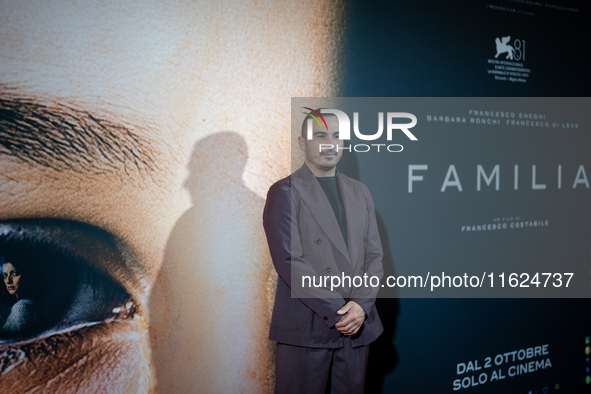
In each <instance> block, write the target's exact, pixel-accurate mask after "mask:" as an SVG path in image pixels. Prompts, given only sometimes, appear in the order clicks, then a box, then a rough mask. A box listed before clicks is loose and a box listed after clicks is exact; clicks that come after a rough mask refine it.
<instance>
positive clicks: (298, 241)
mask: <svg viewBox="0 0 591 394" xmlns="http://www.w3.org/2000/svg"><path fill="white" fill-rule="evenodd" d="M337 180H338V184H339V187H340V191H341V195H342V198H343V204H344V207H345V215H346V217H347V235H348V245H349V249H348V250H347V247H346V245H345V240H344V239H343V235H342V233H341V231H340V229H339V225H338V223H337V220H336V217H335V215H334V212H333V210H332V208H331V206H330V203H329V201H328V199H327V198H326V195H325V194H324V191H323V190H322V187H321V186H320V184H319V183H318V181H317V180H316V177H315V176H314V174H312V172H311V171H310V169H309V168H308V167H307V166H306V164H304V165H303V166H302V167H301V168H300V169H299V170H297V171H296V172H294V173H293V174H292V175H290V176H289V177H287V178H284V179H282V180H280V181H278V182H276V183H275V184H274V185H273V186H271V188H270V189H269V192H268V194H267V201H266V203H265V210H264V213H263V225H264V228H265V233H266V234H267V241H268V243H269V250H270V252H271V257H272V259H273V264H274V266H275V269H276V270H277V273H278V274H279V279H278V281H277V292H276V295H275V306H274V308H273V317H272V320H271V329H270V334H269V338H270V339H271V340H273V341H277V342H282V343H286V344H290V345H296V346H306V347H315V348H338V347H342V346H343V339H344V336H343V335H342V334H341V333H339V332H338V330H337V329H336V328H335V327H334V325H335V323H336V322H338V320H339V319H340V318H341V316H340V315H338V314H337V310H339V309H340V308H341V307H342V306H343V305H345V304H346V303H347V302H348V301H349V300H352V301H355V302H357V303H358V304H359V305H361V306H362V307H363V309H364V310H365V311H366V312H367V318H366V320H365V322H364V323H363V325H362V326H361V329H360V330H359V332H358V333H357V334H355V335H354V336H353V337H352V345H353V346H354V347H356V346H363V345H367V344H369V343H371V342H372V341H374V340H375V339H376V338H377V337H378V336H379V335H380V334H381V333H382V331H383V328H382V323H381V321H380V318H379V316H378V313H377V311H376V309H375V297H376V295H377V292H378V290H379V287H371V286H368V287H364V286H362V287H358V288H356V287H354V286H351V287H348V286H345V287H341V288H339V289H338V290H337V291H334V292H331V291H330V286H328V288H312V289H310V288H309V287H302V286H301V277H302V275H309V276H312V275H316V278H319V277H320V276H327V275H328V276H338V277H339V278H342V275H343V274H344V275H348V276H350V277H351V279H353V276H354V275H357V276H360V277H363V275H364V274H367V275H368V277H371V276H377V277H379V278H380V279H381V278H382V276H383V269H382V255H383V253H382V243H381V241H380V236H379V233H378V227H377V223H376V217H375V209H374V204H373V200H372V198H371V195H370V194H369V191H368V190H367V187H366V186H365V185H363V184H362V183H361V182H358V181H356V180H354V179H351V178H349V177H347V176H345V175H343V174H341V173H340V172H338V171H337ZM368 282H369V278H368ZM306 283H307V282H306ZM374 283H375V282H374ZM380 285H381V283H380ZM292 295H293V296H292Z"/></svg>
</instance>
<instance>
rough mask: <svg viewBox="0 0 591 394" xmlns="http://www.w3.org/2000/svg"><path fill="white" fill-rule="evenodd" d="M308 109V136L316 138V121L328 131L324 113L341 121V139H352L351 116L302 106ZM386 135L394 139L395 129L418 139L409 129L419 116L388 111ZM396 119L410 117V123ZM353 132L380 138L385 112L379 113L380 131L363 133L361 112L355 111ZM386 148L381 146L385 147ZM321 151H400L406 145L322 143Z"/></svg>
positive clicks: (369, 137) (335, 111)
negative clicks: (360, 124) (360, 122)
mask: <svg viewBox="0 0 591 394" xmlns="http://www.w3.org/2000/svg"><path fill="white" fill-rule="evenodd" d="M302 108H304V109H307V110H308V111H310V112H304V114H305V115H307V116H309V117H310V118H309V119H308V120H307V123H306V138H307V139H308V140H311V139H313V138H314V134H315V132H314V130H313V129H314V121H315V122H316V124H318V126H319V127H320V130H319V131H320V133H325V132H328V124H327V123H326V119H325V118H324V116H322V114H325V115H328V116H336V117H337V119H338V123H339V131H338V133H339V137H338V138H339V139H340V140H343V141H348V140H350V139H351V120H350V119H349V116H348V115H347V114H346V113H345V112H343V111H341V110H338V109H326V108H323V109H320V112H318V111H316V110H314V109H312V108H309V107H302ZM386 119H387V122H386V135H387V140H388V141H392V136H393V134H394V133H393V131H394V130H400V131H402V132H403V133H404V134H405V135H406V136H407V137H408V138H409V139H410V140H411V141H417V140H418V139H417V137H415V136H414V134H413V133H411V132H410V130H409V129H411V128H413V127H415V126H416V124H417V117H416V116H414V115H413V114H411V113H408V112H388V113H387V115H386ZM394 119H409V120H410V123H394ZM353 132H354V133H355V136H356V137H357V138H358V139H360V140H363V141H375V140H377V139H379V138H380V137H381V136H382V134H383V133H384V113H383V112H379V113H378V131H377V132H376V133H375V134H363V133H361V131H359V112H354V113H353ZM316 133H318V132H316ZM384 147H385V150H384V149H382V150H380V148H384ZM319 149H320V152H322V151H323V150H331V149H336V150H337V152H338V151H339V149H340V150H346V151H348V152H359V153H365V152H369V151H373V150H375V151H377V152H385V151H387V152H392V153H398V152H402V150H403V149H404V147H403V146H402V145H400V144H388V145H387V144H350V145H349V146H343V147H340V146H339V145H333V144H320V146H319Z"/></svg>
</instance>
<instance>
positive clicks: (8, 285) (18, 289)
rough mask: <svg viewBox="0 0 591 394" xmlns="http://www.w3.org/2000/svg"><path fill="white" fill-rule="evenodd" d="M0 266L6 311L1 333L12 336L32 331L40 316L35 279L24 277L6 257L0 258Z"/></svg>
mask: <svg viewBox="0 0 591 394" xmlns="http://www.w3.org/2000/svg"><path fill="white" fill-rule="evenodd" d="M0 265H2V277H3V279H4V285H5V288H4V289H3V291H2V301H3V305H4V308H5V309H4V311H3V316H2V320H0V321H1V322H3V325H2V329H0V333H2V334H4V335H9V336H10V335H14V334H17V333H25V332H27V331H30V330H31V328H32V327H34V326H35V322H36V320H37V319H38V315H39V314H38V312H37V307H38V300H37V297H36V296H35V294H34V291H33V290H34V289H36V288H37V289H38V287H36V286H34V283H33V277H28V275H23V274H22V271H21V270H19V269H17V267H15V265H14V263H13V262H11V261H8V260H6V259H5V257H4V256H0ZM17 265H18V264H17ZM6 314H8V316H6Z"/></svg>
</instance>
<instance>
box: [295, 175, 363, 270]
mask: <svg viewBox="0 0 591 394" xmlns="http://www.w3.org/2000/svg"><path fill="white" fill-rule="evenodd" d="M296 174H297V175H298V178H299V182H297V181H296V182H292V185H293V186H295V187H296V188H297V189H298V192H299V193H300V195H301V196H302V199H303V200H304V202H305V203H306V206H307V207H308V209H309V210H310V212H311V213H312V215H313V216H314V217H315V218H316V220H317V221H318V224H319V225H320V227H321V228H322V230H323V231H324V232H325V233H326V235H327V236H328V238H330V240H331V241H332V243H333V244H334V245H335V246H336V247H337V249H338V250H339V251H340V252H341V254H342V255H343V256H344V257H345V258H346V259H347V260H348V261H349V263H350V262H351V259H350V258H349V253H348V251H347V246H346V245H345V240H344V238H343V234H342V233H341V229H340V228H339V224H338V222H337V219H336V217H335V215H334V212H333V210H332V207H331V205H330V203H329V202H328V198H326V195H325V194H324V190H322V187H321V186H320V184H319V183H318V181H317V180H316V177H314V174H312V171H310V169H309V168H308V166H307V165H306V164H304V165H303V166H302V167H301V168H300V169H299V170H298V171H296V173H295V174H294V175H296ZM294 181H295V179H294ZM343 198H344V196H343ZM345 214H346V215H349V212H348V211H347V206H346V205H345ZM348 223H349V217H348V216H347V231H349V224H348ZM348 238H349V240H350V239H351V238H350V237H348ZM349 245H350V244H349Z"/></svg>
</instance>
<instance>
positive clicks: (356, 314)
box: [334, 301, 366, 335]
mask: <svg viewBox="0 0 591 394" xmlns="http://www.w3.org/2000/svg"><path fill="white" fill-rule="evenodd" d="M337 313H338V314H339V315H343V317H341V319H340V320H339V321H338V322H337V323H336V324H335V325H334V326H335V328H336V329H337V330H338V331H339V332H340V333H341V334H343V335H354V334H356V333H357V331H359V328H361V325H362V324H363V322H364V321H365V317H366V313H365V311H364V310H363V308H362V307H361V305H359V304H358V303H356V302H355V301H349V302H347V303H346V304H345V306H343V307H342V308H341V309H339V310H338V311H337Z"/></svg>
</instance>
